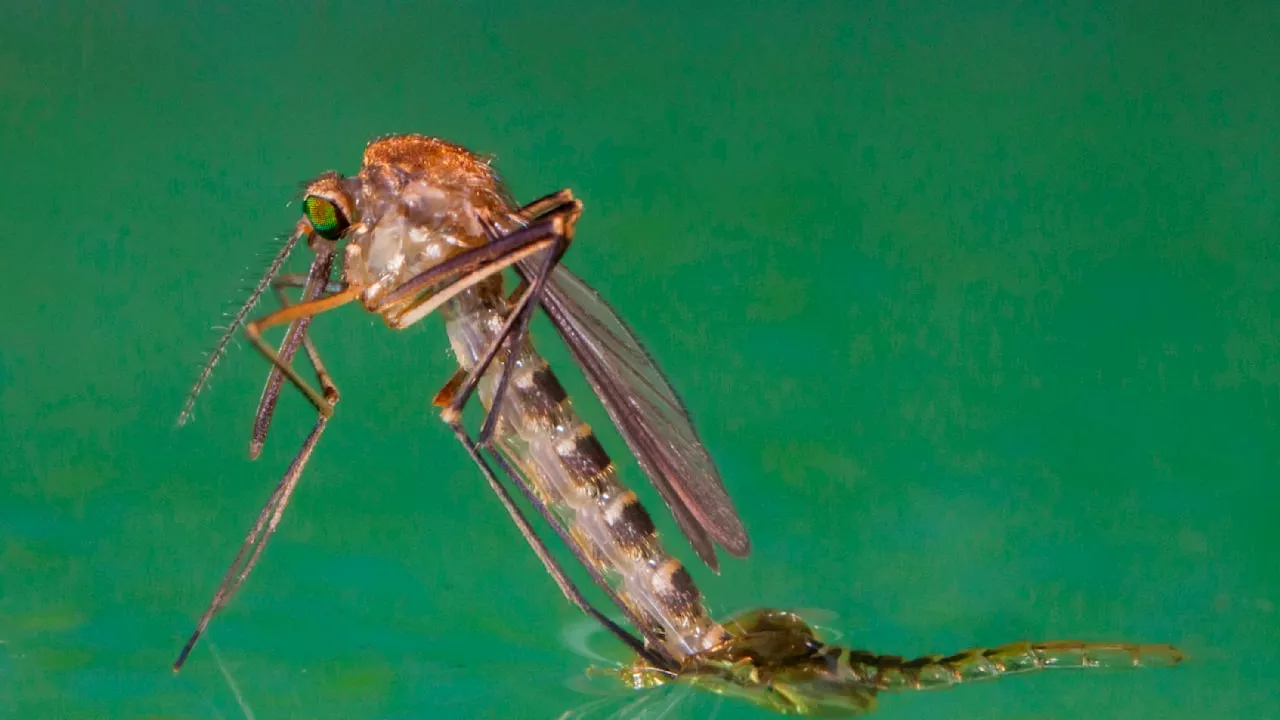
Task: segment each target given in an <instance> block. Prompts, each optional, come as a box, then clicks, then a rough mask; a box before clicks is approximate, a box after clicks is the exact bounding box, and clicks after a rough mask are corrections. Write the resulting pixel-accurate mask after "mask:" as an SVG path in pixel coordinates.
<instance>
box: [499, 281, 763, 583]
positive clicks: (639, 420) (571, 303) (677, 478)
mask: <svg viewBox="0 0 1280 720" xmlns="http://www.w3.org/2000/svg"><path fill="white" fill-rule="evenodd" d="M523 269H524V268H522V270H523ZM542 306H543V309H544V310H545V311H546V313H547V315H548V316H549V317H550V318H551V322H552V323H553V324H554V325H555V327H556V330H558V331H559V332H560V335H561V336H562V337H563V338H564V341H565V344H566V345H567V346H568V347H569V350H570V352H572V353H573V356H574V358H575V359H576V360H577V361H578V364H579V365H581V366H582V369H583V371H584V372H585V374H586V376H587V380H588V382H590V383H591V387H592V388H593V389H594V390H595V392H596V395H598V396H599V397H600V401H601V402H602V403H603V404H604V407H605V410H606V411H607V412H608V413H609V417H610V418H611V419H612V420H613V423H614V425H616V426H617V428H618V431H619V432H620V433H621V434H622V437H623V439H624V440H626V443H627V446H628V447H629V448H631V452H632V454H634V455H635V457H636V461H637V462H638V463H639V464H640V467H641V468H642V469H643V470H644V472H645V474H646V475H648V476H649V480H650V482H652V483H653V486H654V487H655V488H657V490H658V493H659V494H661V495H662V499H663V500H664V501H665V502H666V504H667V506H668V507H670V508H671V512H672V514H673V515H674V516H675V519H676V522H677V523H678V524H679V526H680V530H681V531H682V532H683V533H684V534H685V537H687V538H688V539H689V542H690V544H692V545H693V549H694V551H695V552H697V553H698V557H700V558H702V561H703V562H705V563H706V564H707V566H708V567H710V568H711V569H712V570H717V571H718V570H719V563H718V561H717V559H716V552H715V547H714V545H713V544H712V540H714V541H715V542H717V543H719V544H720V545H721V546H722V547H724V549H725V550H727V551H728V552H729V553H731V554H733V555H736V556H738V557H742V556H745V555H746V554H747V553H749V552H750V551H751V541H750V540H749V539H748V538H747V532H746V530H745V529H744V528H743V527H742V520H740V519H739V518H738V513H737V511H736V510H734V507H733V502H732V501H731V500H730V499H729V495H728V493H726V492H725V489H724V483H723V482H721V480H720V472H719V470H717V469H716V466H715V463H714V462H712V460H711V458H710V456H708V455H707V451H706V448H704V447H703V446H702V441H701V440H700V439H699V438H698V433H697V431H696V430H694V428H693V421H692V420H691V419H690V417H689V411H688V410H687V409H685V406H684V403H683V402H681V401H680V398H679V396H677V395H676V393H675V391H674V390H672V388H671V385H670V383H668V382H667V379H666V378H665V377H663V375H662V371H661V370H659V369H658V367H657V365H656V364H655V363H654V361H653V358H651V357H650V356H649V353H648V352H647V351H646V350H645V349H644V346H642V345H641V344H640V341H639V340H637V339H636V337H635V335H634V334H633V333H632V332H631V330H630V329H629V328H628V327H627V326H626V324H625V323H623V322H622V319H621V318H619V317H618V315H617V313H615V312H614V310H613V308H611V307H610V306H609V304H608V303H607V302H605V301H604V299H603V298H601V297H600V296H599V295H598V294H597V293H596V292H595V291H594V290H592V289H591V288H590V287H589V286H588V285H587V284H586V283H585V282H583V281H582V280H581V279H580V278H578V277H577V276H576V275H574V274H573V273H571V272H569V271H568V270H567V269H565V268H564V266H557V267H556V268H555V270H554V271H553V272H552V274H551V277H550V282H549V283H548V284H547V286H546V288H545V290H544V292H543V295H542Z"/></svg>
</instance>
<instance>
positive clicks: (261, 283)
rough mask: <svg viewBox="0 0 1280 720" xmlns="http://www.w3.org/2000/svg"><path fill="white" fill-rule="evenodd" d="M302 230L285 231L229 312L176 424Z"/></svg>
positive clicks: (185, 418) (188, 416) (185, 414)
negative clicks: (259, 275) (264, 268)
mask: <svg viewBox="0 0 1280 720" xmlns="http://www.w3.org/2000/svg"><path fill="white" fill-rule="evenodd" d="M303 234H304V231H303V230H302V228H298V229H296V230H294V231H293V233H291V234H290V235H289V237H288V239H287V240H285V243H284V247H282V248H280V252H278V253H276V256H275V258H274V259H273V260H272V261H271V265H270V266H269V267H268V268H267V271H266V272H265V273H263V274H262V279H260V280H258V284H257V285H256V286H254V288H253V292H251V293H249V297H248V298H246V299H245V301H244V305H241V306H240V309H239V310H237V311H236V314H235V315H234V316H232V318H231V324H229V325H227V328H226V330H224V331H223V333H222V337H220V338H218V344H217V345H214V346H213V351H212V352H210V353H209V357H208V360H206V361H205V363H204V367H203V368H201V369H200V375H199V377H197V378H196V382H195V384H194V385H192V386H191V391H190V392H188V393H187V399H186V401H185V402H184V403H183V404H182V412H180V413H178V427H182V426H183V425H186V424H187V421H189V420H190V419H191V411H192V410H193V409H194V408H195V405H196V396H198V395H199V394H200V391H201V390H203V389H204V386H205V384H206V383H208V382H209V376H211V375H213V368H214V366H215V365H217V364H218V361H219V360H221V359H222V356H223V355H225V354H226V353H227V348H228V347H230V345H231V338H232V337H234V336H235V333H236V330H239V329H240V326H241V325H243V324H244V319H245V318H246V317H248V315H249V312H250V311H252V310H253V308H254V306H255V305H257V304H258V300H260V299H262V293H264V292H266V290H267V286H268V285H270V284H271V280H272V278H274V277H275V276H276V275H277V274H279V272H280V268H282V267H284V263H285V261H286V260H288V259H289V253H291V252H292V251H293V246H294V245H297V244H298V238H300V237H302V236H303Z"/></svg>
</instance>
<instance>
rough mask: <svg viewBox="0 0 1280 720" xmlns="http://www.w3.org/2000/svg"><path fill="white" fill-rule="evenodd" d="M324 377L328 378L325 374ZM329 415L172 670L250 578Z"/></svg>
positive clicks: (332, 395) (329, 391) (329, 392)
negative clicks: (246, 579)
mask: <svg viewBox="0 0 1280 720" xmlns="http://www.w3.org/2000/svg"><path fill="white" fill-rule="evenodd" d="M323 377H324V378H328V375H327V374H325V375H324V376H323ZM321 382H322V383H324V384H325V395H326V397H328V398H329V403H330V404H333V403H337V402H338V389H337V388H336V387H334V386H333V384H332V383H331V382H328V383H326V381H325V380H322V381H321ZM328 422H329V417H328V416H326V415H320V416H319V417H317V418H316V424H315V427H313V428H312V429H311V433H310V434H309V435H307V439H306V440H304V441H303V443H302V447H301V448H300V449H299V450H298V454H297V455H296V456H294V458H293V462H292V463H290V464H289V469H288V470H286V471H285V473H284V477H282V478H281V479H280V482H279V484H277V485H276V488H275V490H273V491H272V492H271V497H269V498H267V502H266V504H265V505H263V507H262V511H261V512H259V513H258V519H257V521H256V522H254V524H253V527H252V528H250V530H249V532H248V534H246V535H245V538H244V542H243V543H241V545H240V550H239V551H238V552H237V553H236V557H235V559H234V560H232V561H231V567H229V568H228V569H227V573H226V575H224V576H223V577H222V582H221V583H219V585H218V590H217V592H215V593H214V595H213V600H211V601H210V602H209V607H208V608H207V609H206V610H205V611H204V614H203V615H201V616H200V621H199V622H197V623H196V629H195V631H194V632H192V633H191V638H190V639H188V640H187V644H186V645H184V646H183V647H182V652H180V653H178V659H177V660H175V661H174V663H173V671H174V672H177V671H178V670H180V669H182V664H183V663H185V662H186V660H187V656H188V655H190V654H191V649H192V648H193V647H195V644H196V641H197V640H199V639H200V635H201V634H203V633H204V630H205V628H207V627H208V626H209V621H211V620H213V616H214V615H216V614H217V613H218V611H219V610H221V609H222V608H223V606H225V605H226V604H227V601H228V600H230V599H231V596H232V595H234V594H235V592H236V590H238V589H240V586H241V585H242V584H243V583H244V581H245V578H247V577H249V573H250V572H252V570H253V567H254V565H257V563H258V558H259V557H261V556H262V551H263V549H264V548H266V546H267V541H268V540H269V539H271V535H272V534H273V533H274V532H275V531H276V527H277V526H279V524H280V518H281V517H282V516H283V515H284V509H285V507H286V506H287V505H288V504H289V499H290V497H291V496H292V495H293V491H294V489H295V488H297V486H298V479H299V478H301V477H302V469H303V468H304V467H306V465H307V461H308V460H310V459H311V452H312V451H313V450H315V447H316V443H317V442H318V441H319V440H320V434H321V433H322V432H324V428H325V425H326V424H328Z"/></svg>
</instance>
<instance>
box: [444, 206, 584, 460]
mask: <svg viewBox="0 0 1280 720" xmlns="http://www.w3.org/2000/svg"><path fill="white" fill-rule="evenodd" d="M579 211H580V206H578V205H577V204H576V203H568V204H564V205H561V206H560V207H559V209H558V213H556V214H552V215H551V217H553V218H559V217H562V216H564V215H567V218H566V219H565V220H564V221H562V222H557V223H555V224H554V225H552V229H551V232H552V237H553V241H552V243H551V245H550V247H548V248H547V249H546V250H544V252H545V253H546V257H545V259H544V260H543V262H542V265H541V267H540V268H539V272H538V273H537V274H536V275H535V276H534V279H533V281H532V282H529V281H528V280H522V281H521V283H520V287H518V288H517V289H516V292H515V293H512V297H515V296H516V294H517V293H519V300H517V301H516V302H515V304H514V305H511V303H510V300H508V305H509V306H510V310H509V311H508V313H507V320H506V323H504V324H503V326H502V329H501V330H499V331H498V336H497V340H496V341H495V342H493V343H492V344H491V345H490V346H489V347H488V349H486V351H485V352H484V354H483V355H481V356H480V358H479V359H478V360H477V361H476V363H475V364H474V365H473V366H472V367H471V368H470V369H469V370H468V374H467V377H466V379H465V380H463V381H461V382H459V383H454V382H453V381H451V382H450V385H454V387H452V388H451V387H450V386H449V385H446V386H445V388H443V389H442V390H441V393H446V392H447V393H448V402H447V403H443V404H445V406H446V407H445V409H444V410H443V412H442V413H441V415H442V416H443V417H444V419H445V422H449V423H452V422H453V421H455V420H456V419H457V418H459V417H461V415H462V409H463V408H464V407H465V406H466V404H467V401H468V400H470V399H471V395H472V393H473V392H475V389H476V386H477V385H478V384H479V382H480V379H481V378H483V377H484V375H485V373H486V372H488V370H489V367H490V366H491V365H492V363H493V361H494V358H495V357H497V354H498V353H499V352H501V351H502V350H504V349H505V350H506V361H505V362H503V363H502V366H501V369H500V370H499V373H498V378H497V382H496V383H495V389H494V394H493V401H492V403H491V404H490V407H489V411H488V413H487V414H486V416H485V419H484V423H483V425H482V430H481V433H480V439H479V442H478V444H479V445H482V446H483V445H485V444H486V443H487V441H488V439H489V438H490V437H492V435H493V426H494V422H495V421H496V418H497V416H498V412H499V410H500V409H501V406H502V400H503V396H504V395H505V394H506V387H507V381H508V378H509V376H510V368H511V360H512V359H513V358H514V357H515V355H516V353H517V352H518V351H519V349H520V346H521V344H522V343H523V342H524V338H525V337H526V336H527V335H528V332H529V322H530V320H531V319H532V317H533V313H534V311H535V310H536V309H537V307H538V299H539V298H540V297H541V295H542V288H543V287H544V286H545V285H546V281H547V278H548V277H549V276H550V275H551V271H552V270H554V269H555V266H556V265H557V264H558V263H559V262H560V258H561V257H563V256H564V252H565V250H566V249H568V247H569V243H571V242H572V241H573V226H574V223H575V222H576V221H577V218H578V212H579ZM544 222H547V220H546V219H545V218H543V219H539V220H538V223H544ZM528 229H530V230H532V229H535V226H530V228H528ZM491 232H492V230H491ZM526 286H527V287H528V289H527V290H525V291H524V292H521V291H520V290H521V288H524V287H526ZM440 399H442V396H441V394H437V401H439V400H440Z"/></svg>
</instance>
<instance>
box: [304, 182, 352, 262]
mask: <svg viewBox="0 0 1280 720" xmlns="http://www.w3.org/2000/svg"><path fill="white" fill-rule="evenodd" d="M355 216H356V204H355V200H354V199H352V197H351V194H350V193H349V192H347V189H346V188H345V187H344V181H343V178H342V176H341V175H339V174H337V173H332V172H331V173H325V174H324V175H321V176H320V177H318V178H316V179H315V180H312V181H311V182H309V183H307V187H306V189H305V190H304V194H303V198H302V224H303V229H304V231H306V234H307V245H308V246H310V247H311V249H312V250H317V249H319V248H318V245H317V244H318V243H321V242H328V243H335V242H337V241H338V240H341V239H342V236H343V235H345V234H346V233H347V231H348V230H350V229H351V224H352V222H353V221H354V220H355Z"/></svg>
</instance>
